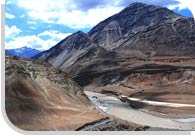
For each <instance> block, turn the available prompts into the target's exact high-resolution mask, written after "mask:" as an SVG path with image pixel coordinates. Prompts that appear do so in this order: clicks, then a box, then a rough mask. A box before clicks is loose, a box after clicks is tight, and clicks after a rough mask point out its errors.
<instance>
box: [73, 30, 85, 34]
mask: <svg viewBox="0 0 195 136" xmlns="http://www.w3.org/2000/svg"><path fill="white" fill-rule="evenodd" d="M75 34H85V33H84V32H82V31H77V32H76V33H75Z"/></svg>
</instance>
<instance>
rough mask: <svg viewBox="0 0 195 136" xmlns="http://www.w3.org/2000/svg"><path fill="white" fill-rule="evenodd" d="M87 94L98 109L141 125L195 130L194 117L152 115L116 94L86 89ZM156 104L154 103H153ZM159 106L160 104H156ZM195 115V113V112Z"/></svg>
mask: <svg viewBox="0 0 195 136" xmlns="http://www.w3.org/2000/svg"><path fill="white" fill-rule="evenodd" d="M85 93H86V95H87V96H88V97H89V98H90V99H91V100H92V102H93V103H94V104H95V105H96V107H97V108H98V109H101V110H103V111H104V112H105V113H107V114H109V115H112V116H114V117H117V118H120V119H123V120H126V121H129V122H133V123H136V124H140V125H145V126H150V127H158V128H168V129H177V130H195V121H194V120H193V119H194V118H189V120H188V121H187V122H185V121H186V120H185V119H183V120H182V119H181V118H180V119H176V118H170V117H163V116H159V115H160V113H158V114H159V115H158V116H156V115H152V114H150V112H145V111H144V109H134V108H132V107H131V106H130V104H129V103H125V102H122V101H120V100H119V99H118V98H117V97H116V96H113V95H107V94H101V93H97V92H91V91H85ZM153 106H154V105H153ZM156 106H157V107H158V105H156ZM194 116H195V114H194Z"/></svg>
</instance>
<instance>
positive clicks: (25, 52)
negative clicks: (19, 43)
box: [5, 46, 41, 58]
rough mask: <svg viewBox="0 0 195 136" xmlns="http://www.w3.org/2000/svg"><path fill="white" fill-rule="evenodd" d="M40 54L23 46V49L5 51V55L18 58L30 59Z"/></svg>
mask: <svg viewBox="0 0 195 136" xmlns="http://www.w3.org/2000/svg"><path fill="white" fill-rule="evenodd" d="M40 52H41V51H39V50H36V49H32V48H29V47H26V46H24V47H21V48H17V49H6V50H5V55H9V56H19V57H23V58H31V57H32V56H35V55H37V54H39V53H40Z"/></svg>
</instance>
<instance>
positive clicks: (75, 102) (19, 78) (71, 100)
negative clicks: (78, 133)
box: [5, 56, 104, 131]
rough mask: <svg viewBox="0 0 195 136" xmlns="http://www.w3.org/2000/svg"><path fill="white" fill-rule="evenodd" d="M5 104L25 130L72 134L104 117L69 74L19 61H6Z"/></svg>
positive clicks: (12, 116) (11, 116) (13, 59)
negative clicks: (86, 124) (57, 131)
mask: <svg viewBox="0 0 195 136" xmlns="http://www.w3.org/2000/svg"><path fill="white" fill-rule="evenodd" d="M5 100H6V101H5V108H6V113H7V116H8V118H9V119H10V121H11V122H12V123H13V124H14V125H15V126H16V127H19V128H21V129H23V130H69V131H70V130H75V129H76V128H78V127H80V126H81V125H83V124H85V123H88V122H92V121H95V120H98V119H100V118H103V117H104V116H103V115H100V114H99V111H96V110H94V107H93V106H92V105H91V103H90V101H89V99H88V98H87V97H86V95H85V94H84V92H83V90H82V88H81V87H80V86H79V85H78V84H76V83H75V82H74V81H72V79H71V78H70V77H69V76H68V75H67V74H66V73H64V72H62V71H61V70H59V69H55V68H53V67H52V66H51V65H50V64H48V63H44V62H41V61H31V60H29V59H28V60H27V59H23V58H19V57H8V56H6V58H5ZM70 120H71V121H70Z"/></svg>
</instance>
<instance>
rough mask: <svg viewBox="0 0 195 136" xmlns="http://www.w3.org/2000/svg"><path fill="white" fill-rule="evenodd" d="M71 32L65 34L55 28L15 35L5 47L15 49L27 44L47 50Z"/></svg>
mask: <svg viewBox="0 0 195 136" xmlns="http://www.w3.org/2000/svg"><path fill="white" fill-rule="evenodd" d="M70 34H71V33H65V34H64V33H60V32H58V31H54V30H52V31H44V32H42V33H40V34H38V35H32V36H19V37H15V38H13V39H12V40H10V41H6V43H5V47H6V49H15V48H20V47H23V46H27V47H30V48H35V49H38V50H47V49H49V48H51V47H52V46H54V45H56V44H57V43H58V42H60V41H61V40H63V39H64V38H65V37H67V36H68V35H70ZM42 36H49V39H47V40H44V39H43V38H42Z"/></svg>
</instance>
